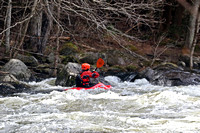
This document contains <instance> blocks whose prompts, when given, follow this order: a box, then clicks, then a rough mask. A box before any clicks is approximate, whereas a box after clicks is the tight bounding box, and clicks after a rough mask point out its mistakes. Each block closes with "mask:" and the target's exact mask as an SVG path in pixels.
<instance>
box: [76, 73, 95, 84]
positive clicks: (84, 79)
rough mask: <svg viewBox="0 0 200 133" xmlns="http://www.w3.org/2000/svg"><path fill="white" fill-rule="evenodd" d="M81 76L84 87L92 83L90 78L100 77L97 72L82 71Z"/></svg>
mask: <svg viewBox="0 0 200 133" xmlns="http://www.w3.org/2000/svg"><path fill="white" fill-rule="evenodd" d="M80 76H81V79H82V84H83V85H89V83H90V78H98V77H99V73H98V72H96V71H93V72H91V71H81V72H80Z"/></svg>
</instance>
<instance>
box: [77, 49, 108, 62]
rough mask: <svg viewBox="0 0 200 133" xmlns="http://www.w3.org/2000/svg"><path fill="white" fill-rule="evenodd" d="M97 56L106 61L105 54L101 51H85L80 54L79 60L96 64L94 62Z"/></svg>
mask: <svg viewBox="0 0 200 133" xmlns="http://www.w3.org/2000/svg"><path fill="white" fill-rule="evenodd" d="M99 58H102V59H104V61H105V62H106V58H107V57H106V55H105V54H103V53H94V52H87V53H84V54H82V55H81V56H80V57H79V60H80V62H82V63H89V64H91V65H96V62H97V60H98V59H99Z"/></svg>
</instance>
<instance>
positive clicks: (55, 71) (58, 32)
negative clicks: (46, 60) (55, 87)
mask: <svg viewBox="0 0 200 133" xmlns="http://www.w3.org/2000/svg"><path fill="white" fill-rule="evenodd" d="M58 4H59V5H58V7H57V22H58V23H57V33H56V36H57V38H56V54H55V62H54V65H55V66H54V68H55V69H54V72H53V75H54V76H56V75H57V67H58V59H59V43H60V42H59V35H60V25H59V22H60V5H61V0H59V2H58Z"/></svg>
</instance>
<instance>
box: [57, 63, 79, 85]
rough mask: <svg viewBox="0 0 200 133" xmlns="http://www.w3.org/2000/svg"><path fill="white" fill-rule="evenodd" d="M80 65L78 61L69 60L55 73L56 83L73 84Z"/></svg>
mask: <svg viewBox="0 0 200 133" xmlns="http://www.w3.org/2000/svg"><path fill="white" fill-rule="evenodd" d="M80 69H81V66H80V64H78V63H72V62H69V63H68V64H67V65H66V66H65V67H64V68H63V69H62V70H61V71H60V72H59V73H58V75H57V78H56V83H55V84H56V85H61V86H72V85H75V77H76V76H77V74H78V73H79V72H80Z"/></svg>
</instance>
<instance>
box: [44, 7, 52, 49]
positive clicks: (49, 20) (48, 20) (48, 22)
mask: <svg viewBox="0 0 200 133" xmlns="http://www.w3.org/2000/svg"><path fill="white" fill-rule="evenodd" d="M52 8H53V7H52V5H49V10H50V12H51V11H52V10H53V9H52ZM43 15H44V17H43V19H45V23H43V25H42V40H41V48H42V51H41V53H43V52H44V51H45V48H46V44H47V40H48V39H49V36H50V31H51V29H52V24H53V18H52V17H51V15H49V14H48V9H47V8H45V12H44V14H43Z"/></svg>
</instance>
